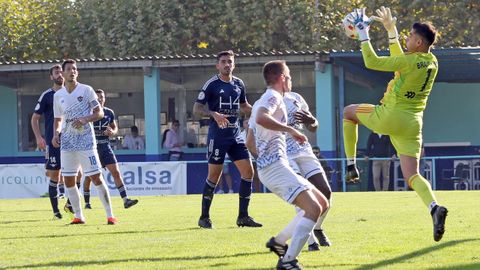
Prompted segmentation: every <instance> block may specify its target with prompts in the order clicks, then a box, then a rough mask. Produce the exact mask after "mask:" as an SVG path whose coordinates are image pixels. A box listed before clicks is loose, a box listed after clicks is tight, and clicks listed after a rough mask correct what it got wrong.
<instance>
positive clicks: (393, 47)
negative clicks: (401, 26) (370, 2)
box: [370, 6, 403, 55]
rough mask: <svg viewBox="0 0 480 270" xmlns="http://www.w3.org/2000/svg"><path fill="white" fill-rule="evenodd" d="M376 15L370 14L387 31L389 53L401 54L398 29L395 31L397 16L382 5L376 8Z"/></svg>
mask: <svg viewBox="0 0 480 270" xmlns="http://www.w3.org/2000/svg"><path fill="white" fill-rule="evenodd" d="M376 12H377V15H378V16H371V17H370V18H372V19H373V20H375V21H378V22H381V23H382V24H383V27H384V28H385V30H387V32H388V42H389V44H390V54H391V55H400V54H403V50H402V47H401V46H400V42H399V41H398V31H397V26H396V24H397V17H393V16H392V12H391V11H390V8H388V7H387V8H386V7H384V6H382V7H380V8H379V9H377V10H376Z"/></svg>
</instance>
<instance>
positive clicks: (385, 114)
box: [355, 104, 423, 158]
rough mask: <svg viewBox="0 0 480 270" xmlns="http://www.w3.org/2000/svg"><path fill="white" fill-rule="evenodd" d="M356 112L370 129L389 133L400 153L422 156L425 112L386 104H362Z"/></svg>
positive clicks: (380, 132) (361, 121)
mask: <svg viewBox="0 0 480 270" xmlns="http://www.w3.org/2000/svg"><path fill="white" fill-rule="evenodd" d="M355 114H356V116H357V118H358V120H360V123H361V124H363V125H364V126H366V127H367V128H369V129H370V130H373V131H374V132H375V133H378V134H384V135H389V136H390V140H391V141H392V144H393V146H394V147H395V150H397V154H398V155H405V156H410V157H416V158H420V149H421V145H422V125H423V121H422V116H423V114H421V113H420V114H415V113H411V112H406V111H400V110H395V109H389V108H388V107H387V105H384V104H382V105H372V104H360V105H359V106H358V107H357V110H356V112H355Z"/></svg>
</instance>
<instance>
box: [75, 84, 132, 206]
mask: <svg viewBox="0 0 480 270" xmlns="http://www.w3.org/2000/svg"><path fill="white" fill-rule="evenodd" d="M95 93H97V96H98V102H99V103H100V105H101V106H102V108H103V112H104V117H103V118H102V119H100V120H98V121H96V122H94V123H93V129H94V131H95V138H96V140H97V151H98V156H99V158H100V163H101V164H102V167H103V168H105V167H106V168H107V169H108V171H109V172H110V173H111V174H112V177H113V179H114V181H115V186H116V187H117V189H118V192H120V196H121V197H122V199H123V206H124V207H125V208H130V207H132V206H134V205H135V204H137V203H138V200H131V199H129V198H128V196H127V189H126V188H125V184H124V183H123V179H122V176H121V174H120V169H119V168H118V164H117V158H116V157H115V154H114V153H113V150H112V147H111V146H110V139H109V137H110V136H113V135H115V134H117V132H118V127H117V123H116V121H115V113H114V112H113V110H111V109H109V108H107V107H104V106H103V105H104V104H105V92H104V91H103V90H102V89H97V90H95ZM90 183H91V180H90V179H89V178H88V177H86V178H85V182H84V183H83V196H84V199H85V208H87V209H91V208H92V207H91V205H90Z"/></svg>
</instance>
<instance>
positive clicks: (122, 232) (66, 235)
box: [0, 225, 200, 240]
mask: <svg viewBox="0 0 480 270" xmlns="http://www.w3.org/2000/svg"><path fill="white" fill-rule="evenodd" d="M69 226H77V227H78V226H80V227H81V226H84V225H69ZM105 226H109V225H105ZM195 230H200V228H199V227H192V228H183V229H168V230H148V231H140V230H135V231H117V232H97V233H95V232H89V233H77V232H72V233H71V234H47V235H38V236H17V237H4V238H0V240H19V239H52V238H62V237H77V236H95V235H115V234H136V233H139V234H144V233H154V232H182V231H195Z"/></svg>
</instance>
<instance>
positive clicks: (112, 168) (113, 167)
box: [105, 163, 138, 209]
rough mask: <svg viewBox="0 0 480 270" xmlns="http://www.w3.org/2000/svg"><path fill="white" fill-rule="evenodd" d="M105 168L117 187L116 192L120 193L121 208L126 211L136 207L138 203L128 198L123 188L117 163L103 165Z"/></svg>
mask: <svg viewBox="0 0 480 270" xmlns="http://www.w3.org/2000/svg"><path fill="white" fill-rule="evenodd" d="M105 167H106V168H107V170H108V171H109V172H110V174H112V177H113V181H114V182H115V186H116V187H117V190H118V192H119V193H120V197H121V198H122V200H123V207H124V208H125V209H127V208H130V207H132V206H134V205H136V204H137V203H138V200H137V199H130V198H128V195H127V189H126V188H125V184H124V182H123V179H122V175H121V174H120V168H119V167H118V163H112V164H107V165H105Z"/></svg>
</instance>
